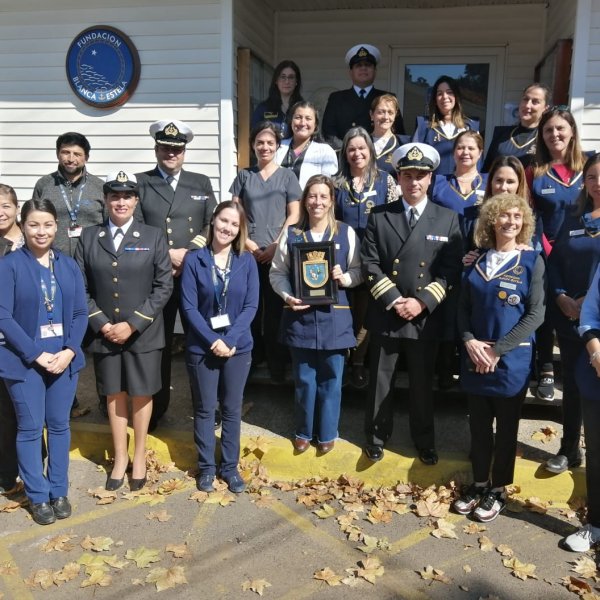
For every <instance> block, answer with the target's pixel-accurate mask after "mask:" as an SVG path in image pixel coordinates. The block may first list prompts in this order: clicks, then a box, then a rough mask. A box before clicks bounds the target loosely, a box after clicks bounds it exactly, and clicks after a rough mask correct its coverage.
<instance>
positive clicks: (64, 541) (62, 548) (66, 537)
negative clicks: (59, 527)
mask: <svg viewBox="0 0 600 600" xmlns="http://www.w3.org/2000/svg"><path fill="white" fill-rule="evenodd" d="M76 537H77V536H76V535H75V534H68V533H61V534H59V535H55V536H54V537H52V538H50V539H49V540H48V541H47V542H46V543H45V544H44V545H43V546H42V550H43V551H44V552H53V551H56V552H68V551H69V550H72V549H73V544H69V542H70V541H71V540H72V539H73V538H76Z"/></svg>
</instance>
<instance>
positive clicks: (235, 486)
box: [221, 472, 246, 494]
mask: <svg viewBox="0 0 600 600" xmlns="http://www.w3.org/2000/svg"><path fill="white" fill-rule="evenodd" d="M221 479H222V480H223V481H224V482H225V483H226V484H227V488H228V489H229V491H230V492H232V493H234V494H241V493H242V492H243V491H245V490H246V482H245V481H244V480H243V479H242V477H241V475H240V474H239V473H236V472H234V473H232V474H231V475H226V476H224V475H222V476H221Z"/></svg>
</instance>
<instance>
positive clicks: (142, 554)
mask: <svg viewBox="0 0 600 600" xmlns="http://www.w3.org/2000/svg"><path fill="white" fill-rule="evenodd" d="M125 558H126V559H127V560H133V561H134V562H135V564H136V566H137V567H138V568H139V569H143V568H145V567H147V566H148V565H149V564H150V563H155V562H158V561H159V560H160V558H159V557H158V550H154V549H153V548H146V547H145V546H140V547H139V548H135V550H132V549H130V550H127V553H126V554H125Z"/></svg>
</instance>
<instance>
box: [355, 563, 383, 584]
mask: <svg viewBox="0 0 600 600" xmlns="http://www.w3.org/2000/svg"><path fill="white" fill-rule="evenodd" d="M358 565H359V567H360V568H359V569H357V571H356V575H357V576H358V577H362V578H363V579H364V580H366V581H368V582H369V583H373V584H374V583H375V580H376V578H377V577H381V576H382V575H383V573H384V568H383V565H382V564H381V563H380V562H379V559H378V558H377V557H375V556H369V558H366V559H364V560H360V561H358Z"/></svg>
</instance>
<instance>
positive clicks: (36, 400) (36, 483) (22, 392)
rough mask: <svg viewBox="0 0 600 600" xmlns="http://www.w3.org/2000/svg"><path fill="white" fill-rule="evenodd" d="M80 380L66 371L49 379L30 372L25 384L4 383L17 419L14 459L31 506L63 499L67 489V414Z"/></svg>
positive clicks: (69, 438)
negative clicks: (45, 463) (45, 459)
mask: <svg viewBox="0 0 600 600" xmlns="http://www.w3.org/2000/svg"><path fill="white" fill-rule="evenodd" d="M78 379H79V377H78V376H77V375H75V376H74V377H71V376H70V374H69V369H67V370H66V371H64V372H63V373H62V374H61V375H58V376H57V375H51V374H50V373H45V372H42V370H41V369H40V370H39V371H38V369H37V368H36V369H30V370H29V372H28V373H27V380H26V381H10V380H6V381H5V382H6V387H7V388H8V393H9V394H10V397H11V400H12V401H13V405H14V407H15V413H16V415H17V458H18V462H19V474H20V476H21V479H22V480H23V484H24V486H25V493H26V494H27V497H28V498H29V500H30V502H31V503H32V504H39V503H40V502H48V501H49V500H52V499H54V498H60V497H61V496H66V495H67V493H68V488H69V447H70V445H71V430H70V428H69V413H70V411H71V405H72V404H73V398H74V397H75V391H76V390H77V381H78ZM44 423H45V424H46V429H47V430H48V472H47V478H46V477H44V471H43V463H42V433H43V429H44Z"/></svg>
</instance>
